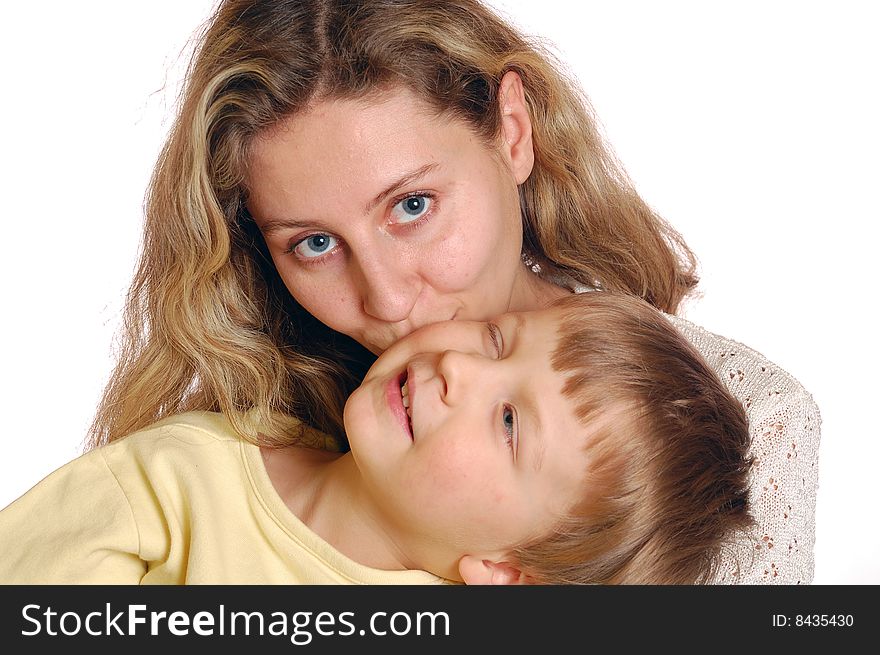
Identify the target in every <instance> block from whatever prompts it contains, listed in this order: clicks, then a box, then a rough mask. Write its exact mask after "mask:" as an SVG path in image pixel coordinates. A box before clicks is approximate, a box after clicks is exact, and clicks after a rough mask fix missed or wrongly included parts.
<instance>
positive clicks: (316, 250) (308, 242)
mask: <svg viewBox="0 0 880 655" xmlns="http://www.w3.org/2000/svg"><path fill="white" fill-rule="evenodd" d="M335 247H336V237H331V236H330V235H329V234H313V235H312V236H310V237H306V238H305V239H303V240H302V241H300V242H299V243H298V244H296V246H294V248H293V251H294V252H295V253H296V254H297V255H299V256H300V257H305V258H306V259H311V258H314V257H320V256H321V255H323V254H324V253H326V252H330V251H331V250H333V249H334V248H335Z"/></svg>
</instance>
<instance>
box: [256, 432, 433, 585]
mask: <svg viewBox="0 0 880 655" xmlns="http://www.w3.org/2000/svg"><path fill="white" fill-rule="evenodd" d="M260 452H261V454H262V456H263V463H264V465H265V467H266V472H267V474H268V475H269V479H270V480H271V481H272V486H273V487H274V488H275V491H276V492H277V493H278V495H279V496H280V497H281V499H282V500H283V501H284V504H285V505H287V507H288V509H290V511H291V512H293V514H294V515H295V516H296V517H297V518H298V519H299V520H300V521H302V523H304V524H305V525H306V526H307V527H308V528H309V529H310V530H312V532H314V533H315V534H317V535H318V536H319V537H321V538H322V539H323V540H324V541H326V542H327V543H328V544H330V545H331V546H333V547H334V548H335V549H336V550H338V551H339V552H340V553H342V554H343V555H345V556H346V557H348V558H349V559H351V560H353V561H355V562H358V563H359V564H363V565H364V566H369V567H372V568H376V569H382V570H387V571H394V570H403V569H412V568H421V567H419V566H418V565H416V564H415V563H414V562H412V561H411V560H410V559H409V558H408V557H407V556H406V554H405V553H404V552H403V551H402V549H401V548H400V546H399V544H397V543H396V541H395V539H394V536H395V535H394V534H393V531H392V530H390V529H389V528H388V527H387V526H386V525H385V524H384V523H383V521H382V520H381V516H380V515H379V513H378V512H377V511H376V510H375V507H374V506H373V505H372V504H371V503H370V502H369V496H368V495H367V494H365V493H364V491H363V487H362V478H361V476H360V473H359V471H358V468H357V465H356V464H355V461H354V457H353V456H352V454H351V453H350V452H348V453H345V454H344V455H340V454H339V453H331V452H327V451H322V450H316V449H312V448H300V447H297V446H291V447H288V448H283V449H277V450H270V449H265V448H261V449H260Z"/></svg>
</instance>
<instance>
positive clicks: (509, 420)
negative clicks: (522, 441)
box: [501, 405, 516, 457]
mask: <svg viewBox="0 0 880 655" xmlns="http://www.w3.org/2000/svg"><path fill="white" fill-rule="evenodd" d="M501 421H502V423H503V424H504V435H505V436H504V439H505V441H506V442H507V447H508V448H510V451H511V452H512V453H513V454H514V457H515V456H516V412H515V411H514V409H513V407H511V406H510V405H504V407H503V408H502V409H501Z"/></svg>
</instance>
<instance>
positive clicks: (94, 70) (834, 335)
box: [0, 0, 880, 584]
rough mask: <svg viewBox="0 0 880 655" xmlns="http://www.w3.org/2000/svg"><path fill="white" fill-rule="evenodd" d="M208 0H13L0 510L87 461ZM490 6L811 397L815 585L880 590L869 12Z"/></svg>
mask: <svg viewBox="0 0 880 655" xmlns="http://www.w3.org/2000/svg"><path fill="white" fill-rule="evenodd" d="M212 4H213V3H212V2H210V1H208V0H188V1H187V2H178V1H176V0H154V1H153V2H149V3H147V2H137V3H128V2H126V3H120V2H111V1H109V0H108V1H104V2H99V1H92V2H82V3H68V2H61V1H58V2H54V3H23V2H18V3H13V4H11V5H10V6H9V7H6V8H5V9H4V18H3V27H2V32H3V34H2V39H0V56H2V61H3V63H4V66H3V77H2V82H0V85H2V86H0V88H2V91H0V93H2V103H0V129H2V150H0V152H2V154H0V167H2V169H0V172H2V175H0V189H2V197H0V202H2V205H0V216H2V231H0V235H2V236H0V243H2V251H3V256H2V258H0V266H2V269H0V279H2V284H3V287H2V288H3V295H4V297H5V302H4V310H3V320H2V321H0V348H2V371H3V375H2V378H0V379H2V382H0V384H2V389H0V391H2V403H3V405H2V408H3V412H4V423H3V425H4V427H3V444H4V447H3V451H2V457H0V507H2V506H5V505H6V504H8V503H9V502H11V501H12V500H14V499H15V498H16V497H17V496H18V495H20V494H21V493H23V492H24V491H26V490H27V489H28V488H30V486H32V485H33V484H34V483H36V482H37V481H38V480H40V479H41V478H42V477H43V476H44V475H46V474H47V473H49V472H50V471H52V470H54V469H55V468H57V467H58V466H60V465H61V464H63V463H65V462H66V461H68V460H70V459H72V458H73V457H75V456H77V455H78V454H79V453H80V452H81V443H82V439H83V437H84V435H85V431H86V428H87V426H88V425H89V422H90V419H91V417H92V413H93V410H94V407H95V403H96V402H97V399H98V397H99V394H100V391H101V389H102V387H103V385H104V383H105V381H106V379H107V376H108V374H109V371H110V368H111V364H112V343H113V337H114V334H115V331H116V329H117V328H118V321H119V314H120V310H121V308H122V305H123V296H124V293H125V290H126V288H127V285H128V282H129V279H130V276H131V273H132V270H133V266H134V260H135V256H136V253H137V249H138V245H139V237H140V226H141V216H142V200H143V194H144V190H145V188H146V185H147V181H148V176H149V174H150V171H151V169H152V166H153V163H154V161H155V158H156V155H157V153H158V149H159V147H160V144H161V142H162V139H163V136H164V134H165V131H166V130H167V128H168V126H169V123H170V120H171V115H172V110H173V105H174V100H175V94H176V89H177V84H178V82H179V80H180V77H181V75H182V71H183V68H184V66H185V64H186V50H187V44H188V41H189V39H190V37H191V36H192V35H193V33H194V31H195V30H196V28H197V26H198V25H199V24H200V23H201V22H202V21H203V20H204V19H206V18H207V16H208V14H209V12H210V9H211V7H212ZM495 4H496V6H498V7H500V8H501V9H502V11H504V12H506V13H507V15H508V16H509V18H510V19H511V20H513V21H514V22H515V23H517V24H519V25H520V26H521V27H522V28H523V29H525V30H526V31H527V32H529V33H531V34H537V35H541V36H542V37H544V38H545V39H546V40H548V41H549V42H550V43H551V44H553V46H554V47H555V50H556V52H557V53H558V54H559V56H560V58H561V59H562V60H563V61H565V62H567V63H568V65H569V67H570V70H571V72H572V74H573V75H575V76H576V77H577V78H578V79H579V80H580V82H581V84H582V85H583V87H584V88H585V89H586V91H587V93H588V94H589V96H590V98H591V100H592V102H593V104H594V106H595V109H596V111H597V113H598V115H599V117H600V119H601V122H602V124H603V126H604V131H605V133H606V135H607V137H608V139H609V141H610V142H611V144H612V145H613V146H614V148H615V150H616V152H617V154H618V156H619V157H620V159H621V160H622V162H623V163H624V165H625V167H626V168H627V170H628V171H629V173H630V175H631V177H632V178H633V180H634V181H635V183H636V186H637V187H638V189H639V190H640V192H641V193H642V195H643V196H644V197H645V199H646V200H647V201H648V202H649V203H650V204H651V205H652V206H654V207H655V208H656V209H657V210H658V211H659V212H660V213H661V214H662V215H663V216H664V217H666V218H667V219H668V220H669V221H670V222H671V223H672V224H673V225H674V226H675V227H677V228H678V229H679V230H680V231H681V232H682V233H683V235H684V236H685V238H686V240H687V241H688V243H689V245H690V246H691V248H692V249H693V250H694V251H695V252H696V253H697V255H698V257H699V259H700V263H701V273H702V284H701V289H702V293H703V295H702V297H701V298H699V299H697V300H695V301H692V302H690V303H689V304H688V305H687V306H686V308H685V312H684V313H685V315H686V316H687V317H688V318H690V319H691V320H693V321H695V322H697V323H701V324H702V325H704V326H705V327H707V328H709V329H710V330H712V331H714V332H718V333H721V334H724V335H726V336H729V337H732V338H734V339H736V340H737V341H740V342H743V343H746V344H748V345H749V346H751V347H753V348H755V349H757V350H759V351H761V352H763V353H764V354H765V355H766V356H768V357H769V358H770V359H771V360H773V361H775V362H776V363H777V364H779V365H780V366H782V367H783V368H785V369H787V370H788V371H789V372H791V373H792V374H793V375H794V376H795V377H797V378H798V379H799V380H800V381H801V382H802V383H803V384H804V386H805V387H806V388H807V389H808V390H809V391H810V392H811V393H812V394H813V396H814V398H815V399H816V401H817V403H818V405H819V408H820V410H821V413H822V419H823V423H822V445H821V450H820V459H819V464H820V478H819V484H820V488H819V496H818V508H817V540H816V551H815V553H816V574H815V579H814V582H815V583H845V584H851V583H878V582H880V530H878V527H877V522H878V519H880V513H878V511H877V501H878V499H880V494H878V492H877V480H878V478H880V472H878V470H877V468H878V460H880V429H878V422H877V419H876V417H875V413H874V412H875V411H876V408H877V404H878V399H877V397H876V396H877V392H878V390H880V389H878V384H877V382H876V376H877V374H878V372H880V356H878V343H877V339H876V337H874V338H871V337H870V335H871V334H874V335H876V334H877V327H876V324H875V323H874V320H873V319H874V317H875V315H876V313H875V312H874V311H873V304H874V301H875V296H876V292H875V286H876V282H877V280H878V276H877V274H876V272H875V266H876V264H877V259H878V256H877V254H876V252H875V249H876V247H877V238H878V236H880V234H878V228H877V222H878V220H880V210H878V198H877V191H878V180H880V164H878V158H880V155H878V153H880V129H878V122H880V97H878V82H877V79H878V70H877V69H878V66H877V64H878V62H880V48H878V45H877V44H878V39H877V38H876V35H877V32H878V20H877V19H876V17H875V16H874V9H873V3H871V2H867V1H865V2H853V1H835V2H830V1H829V2H794V1H792V2H782V1H776V2H754V1H747V2H739V3H735V4H734V3H705V2H670V1H666V2H662V3H657V2H614V3H611V2H604V1H603V2H581V3H574V2H571V1H570V0H541V1H540V2H534V1H532V0H520V1H516V0H506V1H505V0H496V2H495ZM575 7H576V8H575ZM96 511H99V509H98V508H96Z"/></svg>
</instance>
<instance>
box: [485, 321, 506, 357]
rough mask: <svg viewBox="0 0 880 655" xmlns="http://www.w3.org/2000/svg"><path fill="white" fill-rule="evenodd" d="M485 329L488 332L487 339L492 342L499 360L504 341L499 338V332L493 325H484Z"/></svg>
mask: <svg viewBox="0 0 880 655" xmlns="http://www.w3.org/2000/svg"><path fill="white" fill-rule="evenodd" d="M486 328H487V329H488V330H489V338H490V339H491V340H492V345H493V346H495V352H496V353H497V354H498V359H501V356H502V355H503V354H504V339H503V338H502V336H501V330H500V329H499V328H498V326H497V325H495V324H494V323H486Z"/></svg>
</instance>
